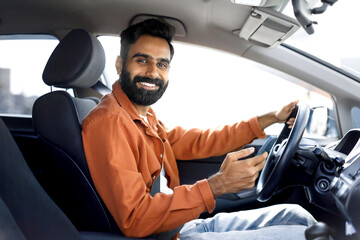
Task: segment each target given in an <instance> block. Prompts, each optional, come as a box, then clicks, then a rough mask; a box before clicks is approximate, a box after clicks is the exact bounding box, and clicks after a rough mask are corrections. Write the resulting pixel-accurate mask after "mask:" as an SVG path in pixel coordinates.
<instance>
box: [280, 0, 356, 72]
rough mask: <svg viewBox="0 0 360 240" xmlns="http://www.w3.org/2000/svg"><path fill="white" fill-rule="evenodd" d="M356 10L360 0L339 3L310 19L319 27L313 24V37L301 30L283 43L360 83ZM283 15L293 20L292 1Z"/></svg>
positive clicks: (343, 0) (342, 0) (340, 0)
mask: <svg viewBox="0 0 360 240" xmlns="http://www.w3.org/2000/svg"><path fill="white" fill-rule="evenodd" d="M319 2H320V1H319ZM320 5H321V2H320ZM317 6H318V5H316V6H315V7H317ZM359 9H360V1H359V0H338V1H337V2H336V3H335V4H334V5H333V6H329V7H328V8H327V10H326V11H325V12H324V13H323V14H318V15H313V17H312V20H313V21H316V22H318V24H314V29H315V32H314V33H313V34H312V35H308V34H307V33H306V32H305V30H304V29H302V28H301V29H299V30H298V31H297V32H296V33H295V34H294V35H293V36H291V37H290V38H289V39H287V40H286V41H285V43H286V44H287V45H290V46H293V47H295V48H297V49H300V50H302V51H304V52H307V53H309V54H311V55H313V56H315V57H317V58H320V59H322V60H324V61H326V62H328V63H330V64H332V65H334V66H335V67H338V68H340V69H342V70H343V71H345V72H347V73H350V74H351V75H354V76H355V77H356V78H358V79H360V49H359V43H360V33H359V29H358V25H357V24H358V23H359V22H360V14H359ZM284 13H285V14H287V15H289V16H292V17H294V13H293V9H292V5H291V1H290V4H288V6H287V7H286V8H285V10H284ZM294 18H295V17H294Z"/></svg>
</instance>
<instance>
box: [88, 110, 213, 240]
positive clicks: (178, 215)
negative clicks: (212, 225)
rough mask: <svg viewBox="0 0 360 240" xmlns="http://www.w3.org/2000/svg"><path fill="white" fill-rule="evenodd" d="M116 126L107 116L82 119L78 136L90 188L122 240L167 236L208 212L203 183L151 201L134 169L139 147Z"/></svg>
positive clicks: (207, 191) (210, 203) (210, 204)
mask: <svg viewBox="0 0 360 240" xmlns="http://www.w3.org/2000/svg"><path fill="white" fill-rule="evenodd" d="M121 121H122V119H121V118H119V117H116V116H112V115H109V116H103V117H102V118H101V119H100V118H99V119H94V118H93V119H90V120H88V119H87V120H86V122H85V124H83V132H82V136H83V142H84V150H85V155H86V158H87V162H88V166H89V170H90V173H91V176H92V179H93V182H94V185H95V187H96V189H97V191H98V193H99V194H100V196H101V198H102V199H103V201H104V203H105V204H106V206H107V208H108V209H109V211H110V212H111V214H112V216H113V217H114V219H115V221H116V222H117V224H118V226H119V227H120V229H121V231H122V232H123V233H124V234H125V235H126V236H129V237H145V236H148V235H150V234H153V233H154V232H155V233H158V232H163V231H168V230H171V229H174V228H176V227H178V226H180V225H182V224H184V223H185V222H188V221H190V220H192V219H196V218H198V216H199V215H200V213H202V212H204V211H209V212H211V211H212V210H213V209H214V207H215V201H214V199H213V196H212V193H211V189H210V187H209V184H208V182H207V180H201V181H199V182H197V183H195V184H194V185H182V186H179V187H175V188H174V193H173V194H163V193H157V194H155V196H154V197H152V196H151V195H150V194H149V188H148V186H147V184H146V181H145V180H144V176H143V175H142V173H141V171H140V170H139V169H138V166H139V159H140V156H139V151H138V148H139V146H140V147H141V144H142V142H141V140H140V139H137V137H136V134H133V132H132V129H129V127H128V126H127V127H126V128H125V127H124V128H121V127H119V126H121V125H122V124H123V123H122V122H121Z"/></svg>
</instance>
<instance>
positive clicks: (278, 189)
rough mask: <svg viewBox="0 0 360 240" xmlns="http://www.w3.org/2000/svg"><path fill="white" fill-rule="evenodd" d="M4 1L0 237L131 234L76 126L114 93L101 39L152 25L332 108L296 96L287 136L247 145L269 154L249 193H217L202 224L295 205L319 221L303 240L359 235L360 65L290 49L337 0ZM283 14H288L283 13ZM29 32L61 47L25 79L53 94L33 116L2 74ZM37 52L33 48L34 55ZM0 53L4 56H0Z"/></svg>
mask: <svg viewBox="0 0 360 240" xmlns="http://www.w3.org/2000/svg"><path fill="white" fill-rule="evenodd" d="M0 1H1V4H0V5H1V8H0V102H1V103H0V138H1V144H0V156H1V157H0V179H1V181H0V182H1V184H0V213H1V214H0V239H36V240H38V239H49V238H50V239H133V238H130V237H126V236H124V235H123V234H122V233H121V231H120V229H119V227H118V226H117V224H116V223H115V221H114V219H113V217H112V216H111V214H110V212H109V211H108V209H107V207H106V205H105V204H104V203H103V201H102V200H101V197H100V196H99V194H98V193H97V191H96V189H95V187H94V184H93V182H92V180H91V176H90V172H89V169H88V167H87V163H86V158H85V154H84V150H83V146H82V137H81V123H82V120H83V119H84V117H85V116H86V115H87V114H88V113H89V112H90V111H91V110H92V109H93V108H94V107H95V106H96V105H97V104H98V103H99V101H100V100H101V97H102V96H104V95H105V94H108V93H111V84H108V81H109V79H107V76H106V64H108V62H107V57H106V54H107V52H106V51H105V48H104V44H103V42H102V41H100V37H101V36H111V37H118V36H119V33H120V31H121V30H122V29H124V28H126V27H127V26H129V25H132V24H134V23H137V22H140V21H142V20H145V19H148V18H161V19H163V20H165V21H167V22H168V23H169V24H171V25H172V26H174V28H175V31H176V34H175V39H174V41H175V42H179V43H181V44H185V45H186V44H188V45H194V46H200V47H202V48H206V49H216V50H219V51H221V52H227V53H231V54H232V55H234V56H236V57H239V58H242V59H246V60H250V61H251V62H256V63H258V64H260V65H261V66H262V67H263V68H266V69H270V70H269V71H270V72H271V71H278V72H280V73H281V74H280V77H284V78H288V77H286V76H287V75H289V76H291V78H290V79H291V81H292V82H293V83H294V84H297V85H300V86H302V87H303V88H305V89H307V90H309V92H311V91H313V92H316V93H317V94H319V95H324V96H325V95H326V96H327V98H328V99H329V101H330V102H331V107H329V106H328V105H326V104H323V105H322V102H320V103H318V102H317V103H316V104H315V105H314V104H310V101H309V102H306V101H300V102H299V104H298V106H297V108H296V109H295V110H294V111H293V113H292V114H293V115H292V116H295V117H296V121H295V123H294V126H293V127H292V128H291V129H290V128H288V125H287V124H282V125H281V126H280V128H279V129H280V130H277V132H276V134H268V135H267V137H266V138H265V139H256V140H254V141H253V142H252V143H250V144H248V145H246V146H244V147H245V148H246V147H254V148H255V149H256V152H255V153H254V155H256V154H259V153H261V152H263V151H267V152H269V156H268V158H267V160H266V164H265V167H264V169H263V170H262V172H261V174H260V177H259V179H258V181H257V185H256V187H254V188H252V189H250V190H246V191H243V192H240V193H234V194H224V195H222V196H220V197H219V198H217V199H216V208H215V210H214V212H213V213H211V214H209V213H203V214H202V215H201V216H200V217H201V218H206V217H211V216H213V215H215V214H216V213H219V212H234V211H239V210H245V209H252V208H259V207H264V206H270V205H274V204H278V203H296V204H299V205H301V206H302V207H304V208H305V209H307V210H308V211H309V212H310V213H311V214H312V215H313V216H314V217H315V218H316V219H317V220H318V221H319V223H318V224H315V225H314V226H311V227H309V228H308V229H307V231H306V232H305V233H304V235H305V236H306V239H330V237H331V238H332V239H360V237H359V234H358V233H357V231H360V217H359V216H360V214H359V213H360V209H359V206H358V204H357V202H358V199H359V198H360V190H359V186H360V185H359V181H360V180H359V179H360V178H359V169H360V166H359V165H360V150H359V147H360V145H359V144H360V141H359V139H360V130H359V129H360V122H359V117H360V111H359V110H360V95H359V94H358V93H359V90H360V74H359V72H360V70H359V68H358V64H356V61H357V60H359V59H360V58H359V57H357V58H355V65H354V64H353V62H351V64H353V65H351V64H350V65H348V66H355V68H351V69H352V70H351V69H350V67H348V68H340V67H337V66H334V65H332V64H328V63H327V62H326V61H324V60H322V59H320V58H317V57H316V56H312V55H309V54H307V53H306V52H304V51H302V50H300V49H297V48H296V47H294V46H292V45H291V44H290V43H291V42H289V44H288V41H290V40H291V38H292V36H293V35H295V34H296V33H297V32H301V31H302V32H304V33H306V35H309V36H315V35H316V34H321V33H322V32H321V31H317V28H318V26H317V25H319V26H320V25H326V22H319V23H317V22H316V20H314V15H325V14H327V13H328V12H330V11H331V10H332V9H335V8H336V7H337V5H338V4H340V2H344V0H343V1H341V0H340V1H339V2H337V1H336V0H321V1H307V0H292V1H289V0H267V1H266V0H262V1H255V0H254V1H252V0H249V1H246V0H183V1H176V0H154V1H141V0H109V1H106V2H104V1H100V0H93V1H91V2H90V1H79V0H63V1H55V0H33V1H25V0H0ZM353 1H356V0H353ZM249 2H250V3H249ZM314 2H317V4H318V5H316V6H314ZM345 2H346V1H345ZM285 7H290V8H291V9H292V11H293V16H288V15H286V14H285V13H284V12H285V10H284V9H285ZM339 21H340V20H339ZM351 24H354V22H351ZM45 35H46V37H44V36H45ZM34 36H35V38H38V39H41V40H43V39H49V38H51V39H55V40H57V42H56V45H55V46H54V47H53V49H52V51H51V52H50V54H49V55H46V62H45V63H44V64H43V65H41V66H39V67H40V69H42V72H41V75H39V78H38V79H32V78H28V77H25V80H26V81H27V82H29V83H30V84H32V85H30V88H31V86H32V88H37V87H36V86H37V85H36V84H37V83H41V84H43V85H44V86H46V87H47V88H48V89H50V90H49V91H48V92H46V93H44V94H39V95H38V96H36V97H32V102H31V103H30V107H29V110H28V112H25V113H24V112H20V113H18V112H15V111H10V110H9V109H11V108H12V109H14V108H15V107H16V106H17V105H19V104H20V103H21V101H18V100H17V98H16V97H14V96H15V95H16V94H15V93H8V92H6V91H9V92H10V90H11V89H12V85H11V83H10V81H12V78H13V76H15V73H13V72H10V70H8V67H7V65H6V63H7V62H10V60H11V59H10V56H11V55H12V54H10V55H6V54H5V48H2V42H5V41H12V42H14V41H18V40H19V39H30V38H34ZM301 40H302V41H307V40H305V39H301ZM118 44H119V42H118ZM43 45H44V43H43ZM344 45H346V43H343V44H341V46H340V47H339V48H341V47H343V46H344ZM40 48H41V46H39V49H35V50H36V51H38V52H39V55H40ZM334 48H335V46H334ZM352 50H353V52H356V51H355V49H352ZM18 51H19V52H21V50H20V49H19V50H18ZM1 52H3V54H1ZM175 52H176V48H175ZM21 54H22V53H20V55H21ZM176 54H177V53H176ZM176 54H175V55H176ZM1 55H2V56H6V57H7V58H8V59H5V60H4V61H2V57H1ZM14 55H15V53H14ZM114 60H115V59H114ZM19 61H20V59H19ZM213 61H216V60H213ZM28 64H29V65H30V67H31V61H30V62H29V61H28ZM110 64H111V63H110ZM112 66H113V67H114V64H112ZM343 66H345V65H343ZM23 69H24V70H23V71H24V72H25V74H27V72H28V70H25V69H26V68H23ZM347 69H348V70H347ZM349 69H350V70H349ZM354 69H355V70H354ZM182 70H183V71H184V69H182ZM208 70H209V69H205V70H204V71H208ZM170 71H171V70H170ZM237 72H238V75H240V76H241V70H238V71H237ZM285 75H286V76H285ZM25 76H27V75H25ZM189 77H190V76H189ZM244 77H248V76H244ZM22 78H24V77H22ZM294 79H299V80H294ZM111 80H112V81H114V79H111ZM234 81H235V80H234ZM35 83H36V84H35ZM219 85H220V84H219ZM274 85H275V86H274V87H275V88H277V89H281V88H282V86H281V85H276V84H274ZM205 90H206V87H205ZM179 92H180V93H179V94H180V96H182V98H187V96H185V95H186V94H184V92H181V91H180V90H179ZM204 92H206V91H204ZM215 94H218V96H219V97H218V96H215V95H213V94H211V93H209V95H208V97H209V98H215V99H216V98H220V94H219V93H215ZM291 94H295V93H290V95H291ZM254 95H255V94H254ZM310 95H311V94H308V95H307V97H308V98H309V99H310V97H311V96H310ZM189 96H190V95H189ZM270 96H271V97H270V98H272V97H273V95H270ZM258 97H259V96H256V98H254V101H253V102H258V101H260V100H259V99H258ZM197 100H199V99H192V101H197ZM176 101H177V102H180V103H179V104H182V102H184V100H183V99H176ZM261 101H262V102H265V101H266V99H262V100H261ZM250 102H252V101H250ZM168 104H169V103H168ZM231 104H234V105H235V106H239V107H238V108H240V109H241V107H242V105H251V104H250V103H246V104H243V103H242V102H241V103H240V102H238V103H231ZM229 105H230V104H229ZM14 106H15V107H14ZM212 108H215V107H214V106H212ZM216 108H221V107H216ZM214 111H215V110H214ZM214 115H220V114H214ZM216 117H220V118H221V117H222V116H221V115H220V116H216ZM222 118H224V117H222ZM180 123H181V122H180ZM321 130H323V133H321ZM319 132H320V133H319ZM315 133H316V134H315ZM224 158H225V156H214V157H210V158H207V159H194V160H190V161H181V160H179V161H177V163H178V168H179V174H180V181H181V184H192V183H194V182H196V181H197V180H200V179H204V178H208V177H209V176H211V175H212V174H214V173H216V172H217V171H218V170H219V168H220V165H221V163H222V161H223V159H224ZM194 173H196V174H194ZM146 239H156V236H155V235H152V236H148V237H146Z"/></svg>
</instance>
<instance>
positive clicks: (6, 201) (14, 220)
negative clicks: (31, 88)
mask: <svg viewBox="0 0 360 240" xmlns="http://www.w3.org/2000/svg"><path fill="white" fill-rule="evenodd" d="M0 142H1V144H0V238H1V239H20V240H21V239H34V240H47V239H59V240H60V239H81V238H80V235H79V232H78V231H77V230H76V229H75V227H74V226H73V225H72V223H71V222H70V221H69V219H68V218H67V217H66V216H65V215H64V214H63V212H62V211H61V210H60V209H59V208H58V207H57V205H56V204H55V203H54V202H53V201H52V200H51V199H50V198H49V196H48V195H47V194H46V193H45V191H44V190H43V189H42V188H41V186H40V184H39V183H38V182H37V181H36V179H35V177H34V175H33V174H32V172H31V171H30V169H29V167H28V166H27V164H26V162H25V160H24V158H23V156H22V154H21V152H20V150H19V148H18V147H17V145H16V143H15V141H14V139H13V138H12V136H11V134H10V132H9V130H8V129H7V127H6V126H5V124H4V122H3V121H2V119H1V118H0Z"/></svg>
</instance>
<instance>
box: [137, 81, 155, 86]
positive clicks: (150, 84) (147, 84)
mask: <svg viewBox="0 0 360 240" xmlns="http://www.w3.org/2000/svg"><path fill="white" fill-rule="evenodd" d="M140 84H141V85H144V86H147V87H155V86H156V85H155V84H153V83H147V82H140Z"/></svg>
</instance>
